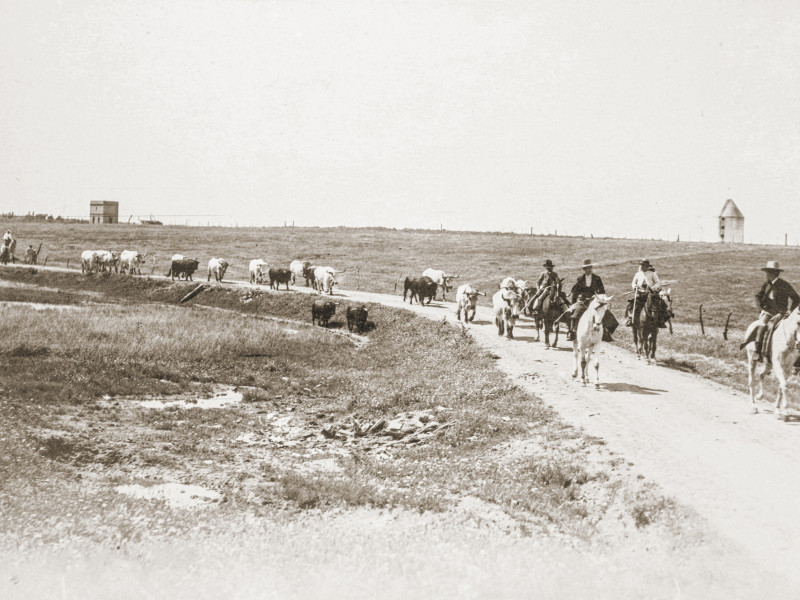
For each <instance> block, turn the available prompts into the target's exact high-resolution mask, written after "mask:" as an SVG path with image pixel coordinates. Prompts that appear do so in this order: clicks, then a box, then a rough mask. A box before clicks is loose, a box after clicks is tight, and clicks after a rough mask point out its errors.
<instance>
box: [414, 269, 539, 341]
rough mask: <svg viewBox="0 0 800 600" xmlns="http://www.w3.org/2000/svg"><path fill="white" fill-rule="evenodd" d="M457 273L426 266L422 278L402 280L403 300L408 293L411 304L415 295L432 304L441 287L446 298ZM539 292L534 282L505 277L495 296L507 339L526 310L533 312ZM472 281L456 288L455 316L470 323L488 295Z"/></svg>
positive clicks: (496, 312)
mask: <svg viewBox="0 0 800 600" xmlns="http://www.w3.org/2000/svg"><path fill="white" fill-rule="evenodd" d="M457 278H458V275H448V274H447V273H445V272H444V271H442V270H439V269H426V270H425V271H424V272H423V273H422V277H414V278H412V277H406V279H405V281H404V283H403V301H404V302H405V300H406V296H407V295H408V301H409V303H410V304H413V303H414V298H416V299H417V302H418V303H419V304H430V303H431V301H432V300H434V299H435V298H436V294H437V292H438V290H439V288H441V290H442V300H447V297H446V296H445V294H446V293H447V292H449V291H450V289H451V288H450V283H451V280H453V279H457ZM536 293H537V288H536V286H535V285H529V283H528V282H527V281H525V280H520V279H513V278H512V277H506V278H505V279H504V280H503V281H502V282H501V283H500V290H499V291H498V292H496V293H495V294H494V296H492V308H493V310H494V322H495V325H496V326H497V333H498V334H499V335H505V336H506V337H508V338H513V337H514V325H515V324H516V322H517V319H519V317H520V315H521V314H522V313H523V312H528V314H530V311H531V308H530V306H531V302H532V300H533V298H534V297H535V295H536ZM485 295H486V294H485V293H484V292H481V291H478V290H477V289H475V288H474V287H473V286H471V285H469V284H464V285H461V286H459V287H458V290H457V291H456V317H457V318H458V320H459V321H462V322H465V323H471V322H472V321H473V320H474V319H475V311H476V307H477V304H478V296H485Z"/></svg>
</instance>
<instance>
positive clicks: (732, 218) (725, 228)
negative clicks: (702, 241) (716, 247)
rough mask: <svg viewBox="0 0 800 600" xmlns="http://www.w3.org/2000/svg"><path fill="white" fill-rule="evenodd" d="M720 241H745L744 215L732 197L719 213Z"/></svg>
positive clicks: (736, 242) (737, 242) (740, 242)
mask: <svg viewBox="0 0 800 600" xmlns="http://www.w3.org/2000/svg"><path fill="white" fill-rule="evenodd" d="M719 241H720V242H723V243H724V242H728V243H734V244H743V243H744V215H743V214H742V211H740V210H739V207H738V206H736V203H735V202H734V201H733V200H731V199H730V198H729V199H728V200H726V201H725V206H723V207H722V212H721V213H719Z"/></svg>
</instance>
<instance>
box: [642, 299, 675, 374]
mask: <svg viewBox="0 0 800 600" xmlns="http://www.w3.org/2000/svg"><path fill="white" fill-rule="evenodd" d="M671 292H672V288H669V289H668V290H666V291H664V290H661V291H656V290H654V289H652V288H650V289H649V290H648V292H647V299H646V300H645V303H644V306H643V307H642V310H641V312H640V313H639V318H638V319H637V320H636V322H635V323H634V324H633V345H634V347H635V348H636V358H641V357H642V353H644V357H645V359H646V360H647V364H650V361H651V360H653V361H654V360H655V359H656V343H657V341H658V329H659V326H660V325H661V324H662V323H666V322H667V321H669V320H670V319H671V318H672V317H674V316H675V314H674V313H673V312H672V297H671V295H670V294H671Z"/></svg>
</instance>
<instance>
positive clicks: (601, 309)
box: [589, 294, 614, 329]
mask: <svg viewBox="0 0 800 600" xmlns="http://www.w3.org/2000/svg"><path fill="white" fill-rule="evenodd" d="M613 297H614V296H606V295H605V294H595V295H594V297H593V298H592V301H591V303H590V304H589V310H592V311H593V313H592V327H593V328H594V329H598V328H600V327H602V323H603V317H604V316H605V314H606V311H607V310H608V305H609V304H610V303H611V299H612V298H613Z"/></svg>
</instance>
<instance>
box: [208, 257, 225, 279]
mask: <svg viewBox="0 0 800 600" xmlns="http://www.w3.org/2000/svg"><path fill="white" fill-rule="evenodd" d="M228 266H229V265H228V261H227V260H223V259H222V258H212V259H211V260H209V261H208V281H211V274H212V273H213V274H214V279H215V280H217V281H222V278H223V277H225V271H226V270H227V268H228Z"/></svg>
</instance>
